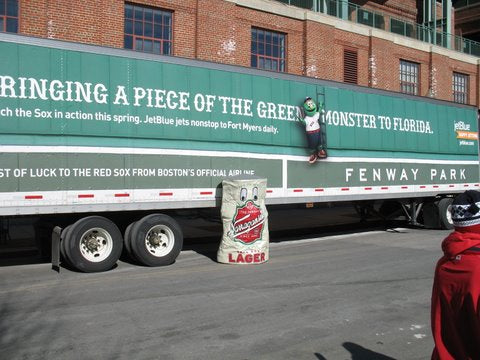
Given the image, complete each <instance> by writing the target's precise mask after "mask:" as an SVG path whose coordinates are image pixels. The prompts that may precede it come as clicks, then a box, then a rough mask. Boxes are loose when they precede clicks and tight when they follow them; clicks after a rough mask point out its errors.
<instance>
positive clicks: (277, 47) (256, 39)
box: [251, 28, 285, 71]
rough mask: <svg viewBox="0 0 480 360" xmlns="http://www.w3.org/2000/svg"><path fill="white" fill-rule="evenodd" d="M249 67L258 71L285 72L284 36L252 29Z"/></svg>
mask: <svg viewBox="0 0 480 360" xmlns="http://www.w3.org/2000/svg"><path fill="white" fill-rule="evenodd" d="M251 65H252V67H254V68H258V69H265V70H273V71H285V34H282V33H278V32H274V31H268V30H262V29H257V28H252V56H251Z"/></svg>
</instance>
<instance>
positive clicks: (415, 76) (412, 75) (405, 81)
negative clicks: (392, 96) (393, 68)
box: [400, 60, 420, 95]
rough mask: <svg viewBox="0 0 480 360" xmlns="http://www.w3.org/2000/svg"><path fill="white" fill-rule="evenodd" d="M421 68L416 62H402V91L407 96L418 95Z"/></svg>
mask: <svg viewBox="0 0 480 360" xmlns="http://www.w3.org/2000/svg"><path fill="white" fill-rule="evenodd" d="M419 68H420V65H419V64H417V63H414V62H410V61H405V60H400V91H401V92H402V93H405V94H411V95H418V93H419Z"/></svg>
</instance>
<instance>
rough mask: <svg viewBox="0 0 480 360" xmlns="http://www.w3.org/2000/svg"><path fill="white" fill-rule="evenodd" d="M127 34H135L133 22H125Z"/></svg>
mask: <svg viewBox="0 0 480 360" xmlns="http://www.w3.org/2000/svg"><path fill="white" fill-rule="evenodd" d="M125 34H133V22H132V21H130V20H125Z"/></svg>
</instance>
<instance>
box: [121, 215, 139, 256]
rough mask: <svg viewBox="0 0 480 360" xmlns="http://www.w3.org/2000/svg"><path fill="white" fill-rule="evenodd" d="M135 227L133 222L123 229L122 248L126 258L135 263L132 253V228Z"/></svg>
mask: <svg viewBox="0 0 480 360" xmlns="http://www.w3.org/2000/svg"><path fill="white" fill-rule="evenodd" d="M133 225H135V222H133V223H131V224H129V225H128V226H127V228H126V229H125V233H124V234H123V247H124V249H125V250H126V252H127V254H128V256H129V257H130V259H131V260H134V261H136V260H137V259H136V258H135V254H134V253H133V251H132V227H133Z"/></svg>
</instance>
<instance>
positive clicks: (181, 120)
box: [0, 34, 479, 272]
mask: <svg viewBox="0 0 480 360" xmlns="http://www.w3.org/2000/svg"><path fill="white" fill-rule="evenodd" d="M0 64H1V67H0V133H1V137H0V139H1V140H0V204H1V205H0V216H1V222H2V226H1V227H0V228H1V230H2V231H3V232H5V231H6V232H8V231H9V229H8V224H9V223H10V222H11V220H12V219H16V218H35V219H36V222H37V223H41V224H43V225H44V226H46V227H50V228H54V227H55V228H56V229H57V232H59V239H60V253H61V258H62V261H63V262H65V263H67V264H69V265H70V266H72V267H74V268H75V269H78V270H80V271H85V272H92V271H104V270H108V269H110V268H111V267H112V266H113V265H114V264H115V263H116V262H117V260H118V259H119V257H120V255H121V253H122V251H125V252H127V253H129V254H130V256H131V257H132V258H134V259H136V260H137V261H138V262H140V263H141V264H144V265H148V266H161V265H167V264H171V263H172V262H173V261H174V260H175V258H176V257H177V256H178V254H179V252H180V250H181V248H182V242H183V235H182V229H181V227H180V226H179V223H178V221H177V220H176V219H175V216H174V214H175V212H174V210H180V209H191V211H196V210H199V209H205V208H218V207H219V205H220V200H221V196H222V189H221V183H222V181H223V179H226V178H230V177H242V176H249V177H251V176H254V177H260V178H265V179H267V195H266V204H267V207H269V208H274V207H275V206H284V205H287V204H292V205H294V204H302V203H312V204H316V203H318V204H321V203H340V202H350V203H353V204H355V206H356V207H357V208H358V209H359V213H363V214H364V213H367V212H369V211H377V212H380V213H382V212H386V211H387V210H388V209H391V208H392V205H395V206H397V205H398V208H400V209H403V211H404V213H405V214H406V216H407V218H408V219H409V220H410V222H411V223H414V224H419V223H422V224H423V225H427V226H436V227H443V228H449V227H450V226H451V220H450V218H449V211H448V209H449V206H450V204H451V201H452V197H453V196H454V195H455V194H456V193H460V192H463V191H465V190H467V189H478V186H479V168H478V136H477V132H478V123H477V109H476V108H475V107H473V106H468V105H463V104H458V103H453V102H447V101H440V100H437V99H434V98H427V97H420V96H411V95H406V94H400V93H395V92H388V91H383V90H379V89H374V88H370V87H361V86H356V85H350V84H345V83H338V82H333V81H325V80H321V79H315V78H310V77H303V76H296V75H290V74H286V73H277V72H270V71H262V70H257V69H253V68H247V67H239V66H231V65H225V64H218V63H211V62H203V61H197V60H191V59H183V58H178V57H170V56H158V55H151V54H146V53H139V52H134V51H130V50H123V49H115V48H106V47H99V46H90V45H83V44H78V43H70V42H63V41H56V40H49V39H39V38H33V37H25V36H21V35H13V34H0ZM306 97H310V98H312V99H314V101H315V102H316V103H317V104H322V105H323V109H324V111H323V113H322V115H321V123H322V128H323V129H324V133H325V137H326V147H327V153H328V157H327V158H325V159H319V160H318V161H316V162H315V163H313V164H311V163H309V162H308V159H309V151H308V149H307V141H306V135H305V127H304V126H303V125H302V124H301V122H299V121H298V119H299V117H301V115H302V114H301V111H300V107H301V105H302V103H303V101H304V99H305V98H306ZM292 211H295V210H294V209H293V210H292ZM172 214H173V215H172ZM59 229H61V231H60V230H59Z"/></svg>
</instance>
